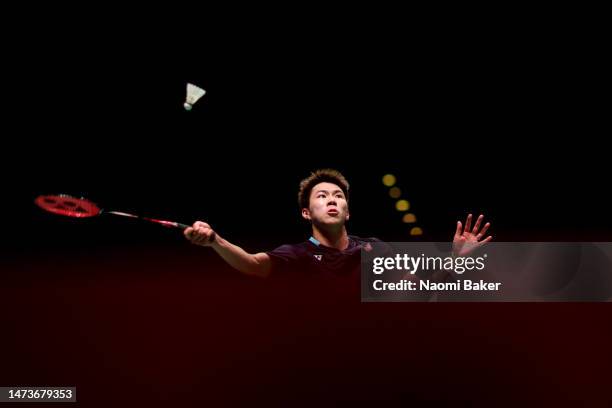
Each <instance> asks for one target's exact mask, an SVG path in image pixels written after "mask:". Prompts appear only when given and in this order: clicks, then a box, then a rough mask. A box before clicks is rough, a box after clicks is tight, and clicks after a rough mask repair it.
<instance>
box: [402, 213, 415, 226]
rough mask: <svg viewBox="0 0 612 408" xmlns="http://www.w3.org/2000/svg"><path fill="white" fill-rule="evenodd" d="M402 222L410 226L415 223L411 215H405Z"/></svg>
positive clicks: (413, 216)
mask: <svg viewBox="0 0 612 408" xmlns="http://www.w3.org/2000/svg"><path fill="white" fill-rule="evenodd" d="M402 221H404V222H405V223H406V224H412V223H414V222H416V216H415V215H414V214H412V213H408V214H405V215H404V218H402Z"/></svg>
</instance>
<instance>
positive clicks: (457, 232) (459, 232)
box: [455, 221, 461, 235]
mask: <svg viewBox="0 0 612 408" xmlns="http://www.w3.org/2000/svg"><path fill="white" fill-rule="evenodd" d="M455 235H461V221H457V231H455Z"/></svg>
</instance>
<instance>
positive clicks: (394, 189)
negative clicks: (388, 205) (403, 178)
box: [389, 187, 402, 198]
mask: <svg viewBox="0 0 612 408" xmlns="http://www.w3.org/2000/svg"><path fill="white" fill-rule="evenodd" d="M389 195H390V196H391V198H400V196H401V195H402V190H400V189H399V187H391V190H389Z"/></svg>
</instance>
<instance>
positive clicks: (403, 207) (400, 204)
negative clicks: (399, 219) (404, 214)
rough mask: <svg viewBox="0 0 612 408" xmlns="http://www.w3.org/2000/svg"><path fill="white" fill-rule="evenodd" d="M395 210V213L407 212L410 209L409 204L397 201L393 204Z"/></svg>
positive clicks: (404, 201)
mask: <svg viewBox="0 0 612 408" xmlns="http://www.w3.org/2000/svg"><path fill="white" fill-rule="evenodd" d="M395 208H396V209H397V211H408V209H409V208H410V203H409V202H408V201H406V200H399V201H398V202H397V203H395Z"/></svg>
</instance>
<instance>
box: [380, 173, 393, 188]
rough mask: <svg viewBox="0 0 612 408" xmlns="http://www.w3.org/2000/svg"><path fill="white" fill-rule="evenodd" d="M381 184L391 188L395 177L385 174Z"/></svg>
mask: <svg viewBox="0 0 612 408" xmlns="http://www.w3.org/2000/svg"><path fill="white" fill-rule="evenodd" d="M383 184H384V185H385V186H387V187H392V186H393V185H394V184H395V176H394V175H393V174H385V175H384V176H383Z"/></svg>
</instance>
